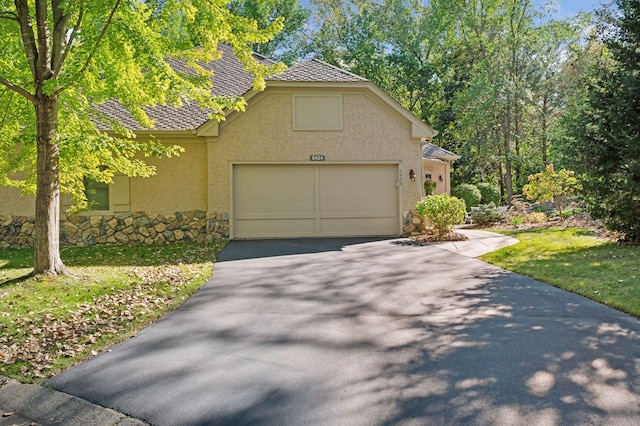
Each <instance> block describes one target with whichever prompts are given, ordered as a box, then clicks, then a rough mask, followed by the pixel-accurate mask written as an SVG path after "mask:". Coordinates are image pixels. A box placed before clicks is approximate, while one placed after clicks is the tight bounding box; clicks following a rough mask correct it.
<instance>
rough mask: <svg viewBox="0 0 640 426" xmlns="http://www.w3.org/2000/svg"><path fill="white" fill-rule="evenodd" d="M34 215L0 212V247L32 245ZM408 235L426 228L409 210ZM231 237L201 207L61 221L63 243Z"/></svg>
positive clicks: (221, 221)
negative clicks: (187, 209)
mask: <svg viewBox="0 0 640 426" xmlns="http://www.w3.org/2000/svg"><path fill="white" fill-rule="evenodd" d="M34 228H35V225H34V218H33V217H32V216H11V215H5V216H2V215H0V248H2V249H5V248H23V247H33V233H34ZM403 232H404V235H405V236H410V235H419V234H421V233H423V232H424V221H423V220H422V219H421V218H420V217H419V216H418V215H417V214H416V213H414V212H409V213H407V214H406V216H405V218H404V223H403ZM227 239H229V215H228V214H227V213H213V214H207V212H205V211H202V210H196V211H187V212H175V213H174V214H171V215H167V216H164V215H160V214H156V213H149V212H130V213H119V214H115V215H104V216H102V215H76V216H66V215H63V219H62V220H61V221H60V243H61V245H63V246H76V247H86V246H93V245H98V244H102V245H111V244H136V243H138V244H139V243H144V244H154V243H155V244H165V243H175V242H181V241H183V242H192V241H193V242H197V243H205V242H212V241H216V240H227Z"/></svg>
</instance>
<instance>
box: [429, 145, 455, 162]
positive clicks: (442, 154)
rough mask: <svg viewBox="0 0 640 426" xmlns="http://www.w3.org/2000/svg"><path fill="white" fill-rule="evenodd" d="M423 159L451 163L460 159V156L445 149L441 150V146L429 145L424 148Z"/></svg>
mask: <svg viewBox="0 0 640 426" xmlns="http://www.w3.org/2000/svg"><path fill="white" fill-rule="evenodd" d="M422 158H431V159H436V160H448V161H451V160H457V159H459V158H460V156H459V155H457V154H454V153H453V152H451V151H447V150H446V149H444V148H440V147H439V146H436V145H434V144H432V143H429V144H426V145H425V146H423V147H422Z"/></svg>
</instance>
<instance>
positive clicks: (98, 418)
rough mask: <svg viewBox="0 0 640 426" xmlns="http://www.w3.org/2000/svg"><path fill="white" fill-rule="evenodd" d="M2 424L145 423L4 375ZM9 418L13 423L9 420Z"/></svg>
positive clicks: (141, 425)
mask: <svg viewBox="0 0 640 426" xmlns="http://www.w3.org/2000/svg"><path fill="white" fill-rule="evenodd" d="M0 414H1V415H2V418H1V419H0V425H3V424H15V423H27V422H30V424H32V425H33V424H37V425H69V426H76V425H77V426H80V425H88V424H95V425H98V424H99V425H105V426H144V425H147V424H148V423H145V422H143V421H141V420H138V419H134V418H132V417H128V416H126V415H125V414H122V413H119V412H117V411H115V410H112V409H110V408H105V407H101V406H99V405H95V404H92V403H90V402H89V401H86V400H84V399H81V398H78V397H76V396H72V395H68V394H66V393H63V392H59V391H56V390H53V389H48V388H45V387H42V386H40V385H30V384H25V383H20V382H19V381H17V380H15V379H10V378H7V377H4V376H0ZM7 420H9V421H10V423H6V421H7Z"/></svg>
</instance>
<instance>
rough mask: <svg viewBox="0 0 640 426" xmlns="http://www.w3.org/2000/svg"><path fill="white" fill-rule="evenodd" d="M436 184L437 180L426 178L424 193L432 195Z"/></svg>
mask: <svg viewBox="0 0 640 426" xmlns="http://www.w3.org/2000/svg"><path fill="white" fill-rule="evenodd" d="M437 186H438V183H437V182H434V181H432V180H431V179H426V180H425V181H424V194H425V195H433V192H434V191H435V190H436V187H437Z"/></svg>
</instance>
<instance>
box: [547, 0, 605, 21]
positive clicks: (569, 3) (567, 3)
mask: <svg viewBox="0 0 640 426" xmlns="http://www.w3.org/2000/svg"><path fill="white" fill-rule="evenodd" d="M609 2H610V0H535V3H536V4H538V5H544V4H554V5H555V8H556V12H555V14H554V15H555V17H556V18H569V17H571V16H573V15H575V14H576V13H578V12H579V11H581V10H583V11H585V12H592V11H594V10H595V9H598V8H600V6H602V5H604V4H606V3H609Z"/></svg>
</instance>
